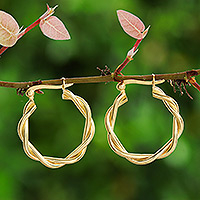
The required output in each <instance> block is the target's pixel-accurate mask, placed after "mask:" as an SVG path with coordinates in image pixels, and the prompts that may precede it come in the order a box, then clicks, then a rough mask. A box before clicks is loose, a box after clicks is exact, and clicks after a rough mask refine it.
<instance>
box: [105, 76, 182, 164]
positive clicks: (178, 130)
mask: <svg viewBox="0 0 200 200" xmlns="http://www.w3.org/2000/svg"><path fill="white" fill-rule="evenodd" d="M163 82H164V80H159V81H155V75H153V81H138V80H128V81H124V82H123V83H119V84H118V85H117V89H118V90H119V91H120V94H119V95H118V96H117V97H116V99H115V100H114V103H113V105H112V106H111V107H110V108H109V109H108V111H107V112H106V115H105V126H106V130H107V138H108V143H109V145H110V147H111V149H112V150H113V151H114V152H115V153H116V154H118V155H119V156H121V157H124V158H126V159H127V160H128V161H130V162H132V163H134V164H138V165H145V164H149V163H151V162H153V161H154V160H156V159H161V158H164V157H167V156H168V155H170V154H171V153H172V152H173V151H174V149H175V147H176V145H177V142H178V138H179V137H180V136H181V134H182V132H183V129H184V122H183V119H182V117H181V115H180V114H179V107H178V104H177V102H176V101H175V100H174V99H173V98H172V97H170V96H168V95H166V94H165V93H164V92H163V91H162V90H161V89H160V88H159V87H157V86H155V85H156V84H160V83H163ZM126 84H142V85H152V95H153V97H154V98H156V99H160V100H162V101H163V103H164V105H165V106H166V107H167V109H168V110H169V112H170V113H171V114H172V115H173V130H172V137H171V139H170V140H169V141H168V142H167V143H166V144H165V145H164V146H162V147H161V148H160V149H158V150H157V151H156V152H155V153H153V154H140V153H129V152H128V151H127V150H126V149H125V147H124V146H123V145H122V143H121V142H120V140H119V139H118V137H117V135H116V134H115V132H114V126H115V121H116V117H117V112H118V108H119V107H120V106H122V105H123V104H124V103H126V102H127V101H128V99H127V96H126V92H125V88H126Z"/></svg>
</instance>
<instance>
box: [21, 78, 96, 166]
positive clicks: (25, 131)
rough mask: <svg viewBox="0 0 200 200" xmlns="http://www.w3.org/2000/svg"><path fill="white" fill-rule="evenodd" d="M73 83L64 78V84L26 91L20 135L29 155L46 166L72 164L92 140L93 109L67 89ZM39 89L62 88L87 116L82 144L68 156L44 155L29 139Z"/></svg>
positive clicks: (64, 96) (64, 97)
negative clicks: (35, 99)
mask: <svg viewBox="0 0 200 200" xmlns="http://www.w3.org/2000/svg"><path fill="white" fill-rule="evenodd" d="M71 85H73V84H65V81H64V80H63V85H59V86H57V85H54V86H52V85H37V86H32V87H31V88H29V89H28V90H27V92H26V96H27V97H28V98H29V101H28V102H27V103H26V105H25V106H24V110H23V115H22V117H21V119H20V121H19V123H18V135H19V137H20V139H21V141H22V142H23V149H24V151H25V153H26V154H27V156H28V157H30V158H31V159H33V160H36V161H40V162H41V163H42V164H44V165H45V166H46V167H49V168H59V167H62V166H64V165H66V164H72V163H75V162H77V161H79V160H80V159H81V158H82V157H83V156H84V154H85V152H86V149H87V145H88V144H89V143H90V142H91V140H92V138H93V136H94V132H95V126H94V122H93V119H92V116H91V110H90V107H89V105H88V103H87V102H86V101H85V100H84V99H83V98H81V97H79V96H77V95H74V94H73V93H72V92H70V91H69V90H67V89H66V87H69V86H71ZM39 89H62V90H63V94H62V98H63V99H64V100H71V101H73V103H74V104H75V106H76V107H77V108H78V109H79V111H80V112H81V114H82V115H83V116H84V117H85V127H84V131H83V137H82V142H81V144H80V145H79V146H78V147H77V148H76V149H74V150H73V151H72V152H71V153H70V154H69V155H68V156H66V157H65V158H57V157H49V156H43V155H42V154H41V153H40V152H39V151H38V150H37V149H36V148H35V147H34V146H33V145H32V144H31V142H30V141H29V121H28V120H29V117H30V116H31V115H32V114H33V113H34V111H35V110H36V108H37V107H36V104H35V102H34V94H35V90H39Z"/></svg>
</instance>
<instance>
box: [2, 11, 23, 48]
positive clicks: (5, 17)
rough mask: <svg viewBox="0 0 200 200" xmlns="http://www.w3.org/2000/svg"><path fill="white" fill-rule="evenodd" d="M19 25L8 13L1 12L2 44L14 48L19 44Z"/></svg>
mask: <svg viewBox="0 0 200 200" xmlns="http://www.w3.org/2000/svg"><path fill="white" fill-rule="evenodd" d="M19 30H20V29H19V25H18V23H17V22H16V20H15V19H14V18H13V17H12V16H11V15H10V14H8V13H6V12H4V11H1V10H0V44H1V45H2V46H5V47H12V46H13V45H14V44H15V43H16V42H17V35H18V33H19Z"/></svg>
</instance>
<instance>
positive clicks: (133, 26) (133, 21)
mask: <svg viewBox="0 0 200 200" xmlns="http://www.w3.org/2000/svg"><path fill="white" fill-rule="evenodd" d="M117 15H118V19H119V22H120V24H121V26H122V28H123V30H124V31H125V32H126V33H127V34H128V35H130V36H131V37H133V38H135V39H143V38H144V37H145V36H144V35H143V31H144V29H145V26H144V24H143V22H142V21H141V20H140V19H139V18H138V17H136V16H135V15H133V14H131V13H129V12H127V11H124V10H118V11H117Z"/></svg>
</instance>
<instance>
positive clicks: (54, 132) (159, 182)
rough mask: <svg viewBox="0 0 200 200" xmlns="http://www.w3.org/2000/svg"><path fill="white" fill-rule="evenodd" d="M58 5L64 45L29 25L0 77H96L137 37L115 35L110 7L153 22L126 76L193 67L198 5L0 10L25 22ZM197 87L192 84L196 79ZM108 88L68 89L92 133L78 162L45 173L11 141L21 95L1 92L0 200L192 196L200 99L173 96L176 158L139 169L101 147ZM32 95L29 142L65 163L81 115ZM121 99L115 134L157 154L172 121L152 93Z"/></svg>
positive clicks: (197, 173)
mask: <svg viewBox="0 0 200 200" xmlns="http://www.w3.org/2000/svg"><path fill="white" fill-rule="evenodd" d="M46 3H49V5H50V6H54V5H56V4H58V5H59V7H58V8H57V9H56V13H55V15H56V16H58V17H59V18H60V19H61V20H62V21H63V22H64V24H65V25H66V27H67V28H68V30H69V32H70V34H71V36H72V39H71V40H70V41H53V40H51V39H48V38H47V37H45V36H43V35H42V34H41V31H40V30H39V28H38V27H36V28H35V29H33V30H32V31H31V32H29V33H28V34H27V35H25V36H24V37H23V38H22V39H21V40H19V41H18V42H17V44H16V45H15V47H14V48H10V49H8V50H7V51H6V52H5V53H4V54H3V55H2V57H1V58H0V80H5V81H29V80H39V79H43V80H44V79H53V78H61V77H76V76H77V77H78V76H91V75H100V72H99V71H98V70H97V69H96V67H97V66H98V67H100V68H104V66H105V65H108V66H109V67H110V68H111V70H112V71H114V69H115V68H116V67H117V66H118V65H119V64H120V63H121V62H122V61H123V59H124V58H125V55H126V52H127V51H128V50H129V49H130V48H131V47H132V45H133V44H134V42H135V40H134V39H132V38H131V37H129V36H128V35H126V34H125V33H124V32H123V30H122V29H121V27H120V25H119V23H118V20H117V17H116V10H118V9H124V10H127V11H129V12H131V13H133V14H135V15H137V16H139V17H140V18H141V19H142V21H143V22H144V24H145V25H146V26H147V25H149V24H150V25H151V28H150V31H149V33H148V35H147V37H146V38H145V39H144V41H143V42H142V44H141V45H140V47H139V52H138V53H137V55H136V56H135V57H134V61H133V62H131V63H130V64H129V65H128V66H127V67H126V68H125V69H124V70H123V73H124V74H152V73H155V74H156V73H167V72H178V71H185V70H190V69H195V68H196V69H197V68H199V63H200V56H199V53H200V51H199V46H200V1H197V0H167V1H160V0H151V1H147V0H134V1H133V0H123V1H119V0H118V1H117V0H109V1H108V0H101V1H94V0H57V1H53V0H49V1H48V2H46V1H43V0H31V1H25V0H19V1H13V0H12V1H11V0H1V1H0V9H1V10H4V11H6V12H8V13H10V14H12V15H13V16H14V17H15V19H16V20H17V21H18V23H19V25H20V26H22V25H23V26H24V27H26V26H28V25H29V24H31V23H32V22H33V21H34V20H36V19H37V17H39V16H40V15H41V14H42V13H43V12H45V10H46V5H45V4H46ZM197 80H198V81H200V78H199V77H198V78H197ZM115 85H116V84H115V83H108V84H104V83H102V84H81V85H74V86H73V87H71V88H70V90H71V91H72V92H73V93H75V94H77V95H80V96H81V97H83V98H84V99H86V100H87V102H88V103H89V104H90V106H91V109H92V114H93V119H94V121H95V125H96V134H95V137H94V139H93V141H92V142H91V144H90V145H89V146H88V150H87V152H86V155H85V156H84V157H83V159H82V160H81V161H80V162H78V163H76V164H73V165H67V166H64V167H62V168H60V169H56V170H52V169H48V168H46V167H44V166H43V165H42V164H40V163H39V162H36V161H32V160H31V159H29V158H28V157H27V156H26V155H25V153H24V151H23V148H22V144H21V141H20V139H19V138H18V136H17V131H16V129H17V123H18V121H19V119H20V117H21V115H22V109H23V106H24V104H25V103H26V102H27V98H26V97H25V96H24V97H21V96H17V95H16V91H15V90H14V89H6V88H0V95H1V98H0V109H1V117H0V157H1V161H0V199H3V200H27V199H29V200H32V199H34V200H43V199H47V200H65V199H70V200H77V199H82V200H90V199H92V200H102V199H103V200H114V199H115V200H134V199H136V200H143V199H153V200H160V199H162V200H179V199H180V200H191V199H199V198H200V190H199V188H200V170H199V165H200V157H199V153H200V132H199V125H198V123H199V116H200V114H199V111H200V100H199V99H200V93H198V92H197V90H195V89H194V88H192V87H189V88H188V91H189V93H190V94H191V95H192V96H193V97H194V100H190V99H189V98H188V97H187V95H186V94H184V95H183V96H181V95H180V93H179V92H177V93H173V89H172V87H171V86H170V85H169V84H168V83H164V84H163V85H161V88H162V89H164V91H165V92H166V93H167V94H169V95H170V96H172V97H173V98H175V99H176V100H177V101H178V103H179V105H180V108H181V114H182V116H183V118H184V121H185V130H184V132H183V135H182V136H181V138H180V140H179V143H178V146H177V148H176V150H175V152H174V153H173V154H172V155H170V156H169V157H168V158H165V159H162V160H158V161H155V162H153V163H152V164H149V165H147V166H137V165H134V164H132V163H130V162H128V161H127V160H125V159H123V158H121V157H119V156H117V155H116V154H115V153H114V152H112V150H111V149H110V148H109V145H108V142H107V138H106V130H105V128H104V116H105V112H106V110H107V109H108V108H109V106H110V105H111V104H112V102H113V100H114V98H115V97H116V95H117V94H118V92H117V90H116V89H115ZM44 92H45V95H36V98H35V100H36V103H37V106H38V109H37V111H36V112H35V113H34V114H33V115H32V116H31V119H30V141H31V142H32V143H33V144H34V145H35V146H36V148H37V149H38V150H39V151H40V152H41V153H42V154H43V155H51V156H58V157H65V156H66V155H67V154H68V153H70V152H71V151H72V150H73V149H74V148H75V147H76V146H77V145H78V144H79V143H80V142H81V136H82V131H83V125H84V119H83V117H82V115H81V114H80V113H79V111H78V110H77V109H76V108H75V106H74V105H73V103H72V102H70V101H69V102H66V101H63V100H61V91H60V90H59V91H44ZM127 95H128V97H129V102H128V103H126V104H125V105H124V106H122V107H121V108H120V109H119V113H118V118H117V123H116V127H115V130H116V133H117V135H118V136H119V138H120V140H121V141H122V143H123V144H124V146H125V147H126V148H127V150H128V151H129V152H155V151H156V150H157V149H158V148H159V147H160V146H162V145H163V144H164V143H165V142H166V141H167V140H168V139H169V138H170V137H171V129H172V127H171V126H172V116H171V115H170V114H169V112H168V111H167V110H166V108H165V107H164V106H163V104H162V102H160V101H158V100H155V99H153V98H152V95H151V87H150V86H146V87H145V86H137V85H130V86H128V87H127Z"/></svg>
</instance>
